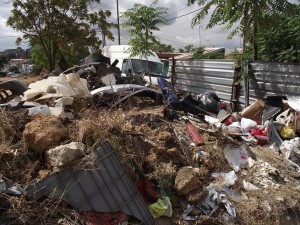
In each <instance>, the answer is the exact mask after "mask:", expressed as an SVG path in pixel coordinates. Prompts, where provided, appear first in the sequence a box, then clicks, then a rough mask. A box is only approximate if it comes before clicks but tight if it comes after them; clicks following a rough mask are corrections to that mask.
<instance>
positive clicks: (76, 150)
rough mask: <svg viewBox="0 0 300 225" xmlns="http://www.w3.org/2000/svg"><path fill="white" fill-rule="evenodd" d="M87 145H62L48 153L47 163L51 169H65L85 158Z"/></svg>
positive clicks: (73, 143) (75, 143) (76, 143)
mask: <svg viewBox="0 0 300 225" xmlns="http://www.w3.org/2000/svg"><path fill="white" fill-rule="evenodd" d="M84 150H85V145H84V144H83V143H80V142H71V143H70V144H66V145H60V146H57V147H55V148H53V149H49V150H48V151H47V152H46V161H47V164H48V165H49V166H50V167H64V166H66V165H68V164H69V163H71V162H73V161H74V160H76V159H79V158H82V157H83V156H84Z"/></svg>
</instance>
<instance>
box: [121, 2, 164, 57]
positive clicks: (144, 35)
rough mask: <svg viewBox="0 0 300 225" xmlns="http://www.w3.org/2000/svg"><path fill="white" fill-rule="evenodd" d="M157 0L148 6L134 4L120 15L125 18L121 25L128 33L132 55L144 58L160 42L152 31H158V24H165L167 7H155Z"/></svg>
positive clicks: (150, 53) (151, 52)
mask: <svg viewBox="0 0 300 225" xmlns="http://www.w3.org/2000/svg"><path fill="white" fill-rule="evenodd" d="M157 2H158V1H157V0H156V1H154V2H153V3H152V4H151V5H150V6H146V5H143V4H140V3H138V4H134V6H133V8H131V9H128V10H127V11H126V12H124V14H123V15H122V17H123V18H126V19H127V21H126V22H125V23H123V26H124V27H125V28H127V32H128V33H129V34H130V40H129V44H130V45H131V49H130V54H131V55H132V56H137V55H141V56H142V57H145V58H146V57H147V56H149V55H152V54H153V51H154V50H155V47H156V46H157V45H159V44H160V43H159V40H158V38H157V37H156V36H155V35H154V33H153V31H159V30H160V29H159V27H158V26H159V25H160V24H167V20H166V19H165V15H166V14H167V9H166V8H164V7H157V6H156V5H157Z"/></svg>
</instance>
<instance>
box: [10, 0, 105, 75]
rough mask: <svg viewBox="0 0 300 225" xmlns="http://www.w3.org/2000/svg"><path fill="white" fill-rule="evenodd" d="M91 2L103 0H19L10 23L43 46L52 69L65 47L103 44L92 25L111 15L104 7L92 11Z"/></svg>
mask: <svg viewBox="0 0 300 225" xmlns="http://www.w3.org/2000/svg"><path fill="white" fill-rule="evenodd" d="M90 3H100V0H80V1H75V0H65V1H62V0H52V1H44V0H27V1H25V0H15V1H14V2H13V10H12V11H11V16H10V17H9V18H8V20H7V25H9V26H11V27H12V28H14V29H15V30H17V31H20V32H22V33H23V34H24V35H23V38H24V39H26V40H28V41H29V43H30V45H31V46H35V45H38V46H39V47H41V48H42V51H43V53H44V54H45V56H46V58H47V62H48V69H49V70H50V71H51V70H53V69H55V66H56V62H57V57H58V55H60V54H61V53H62V52H63V51H64V50H66V49H71V50H72V48H73V49H76V51H78V52H87V51H88V47H96V48H97V47H99V45H100V44H101V41H100V39H99V38H98V37H97V35H96V34H97V33H96V30H95V29H92V26H96V25H98V26H99V21H106V18H107V17H108V14H107V12H106V11H101V10H100V11H99V12H89V8H88V6H89V4H90ZM101 24H102V23H101ZM106 25H107V24H106ZM106 32H107V30H106ZM18 41H20V39H18ZM74 51H75V50H74Z"/></svg>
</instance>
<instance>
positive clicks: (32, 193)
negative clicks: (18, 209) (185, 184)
mask: <svg viewBox="0 0 300 225" xmlns="http://www.w3.org/2000/svg"><path fill="white" fill-rule="evenodd" d="M89 161H90V160H89ZM81 162H82V163H81V164H79V165H77V166H76V167H73V168H69V169H66V170H64V171H62V172H60V173H55V174H52V175H50V176H48V177H46V178H45V179H43V180H41V181H36V180H34V181H33V182H31V184H30V185H29V186H28V187H27V189H26V192H27V196H28V197H29V198H30V199H34V200H38V199H40V198H42V197H44V196H47V197H49V198H51V199H52V200H63V201H65V202H68V203H69V204H70V205H71V206H72V207H73V208H75V209H76V210H79V211H97V212H117V211H122V212H124V213H125V214H127V215H132V216H134V217H136V218H137V219H139V220H140V221H141V224H146V225H152V224H155V221H154V219H153V217H152V215H151V213H150V212H149V210H148V208H147V205H146V204H145V203H144V201H143V199H142V197H141V196H140V195H139V193H138V191H137V190H136V188H135V186H134V184H133V183H132V181H131V179H130V177H129V176H128V175H127V173H126V172H125V170H124V168H123V166H122V164H121V163H120V161H119V159H118V158H117V155H116V153H115V151H114V150H113V148H112V146H111V145H110V143H109V142H108V141H105V142H104V143H103V144H102V145H101V146H100V147H99V148H98V149H97V150H96V152H95V157H94V163H90V162H85V161H84V160H82V161H81Z"/></svg>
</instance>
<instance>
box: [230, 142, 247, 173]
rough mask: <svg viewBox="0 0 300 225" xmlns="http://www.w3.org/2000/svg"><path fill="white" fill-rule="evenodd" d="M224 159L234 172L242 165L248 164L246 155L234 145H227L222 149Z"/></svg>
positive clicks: (240, 148)
mask: <svg viewBox="0 0 300 225" xmlns="http://www.w3.org/2000/svg"><path fill="white" fill-rule="evenodd" d="M224 154H225V157H226V159H227V161H228V163H229V165H230V166H231V168H232V169H234V171H235V172H238V171H239V170H240V166H241V165H242V164H246V163H248V155H247V153H246V152H244V150H243V148H242V147H240V146H236V145H234V144H227V145H226V146H225V148H224Z"/></svg>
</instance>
